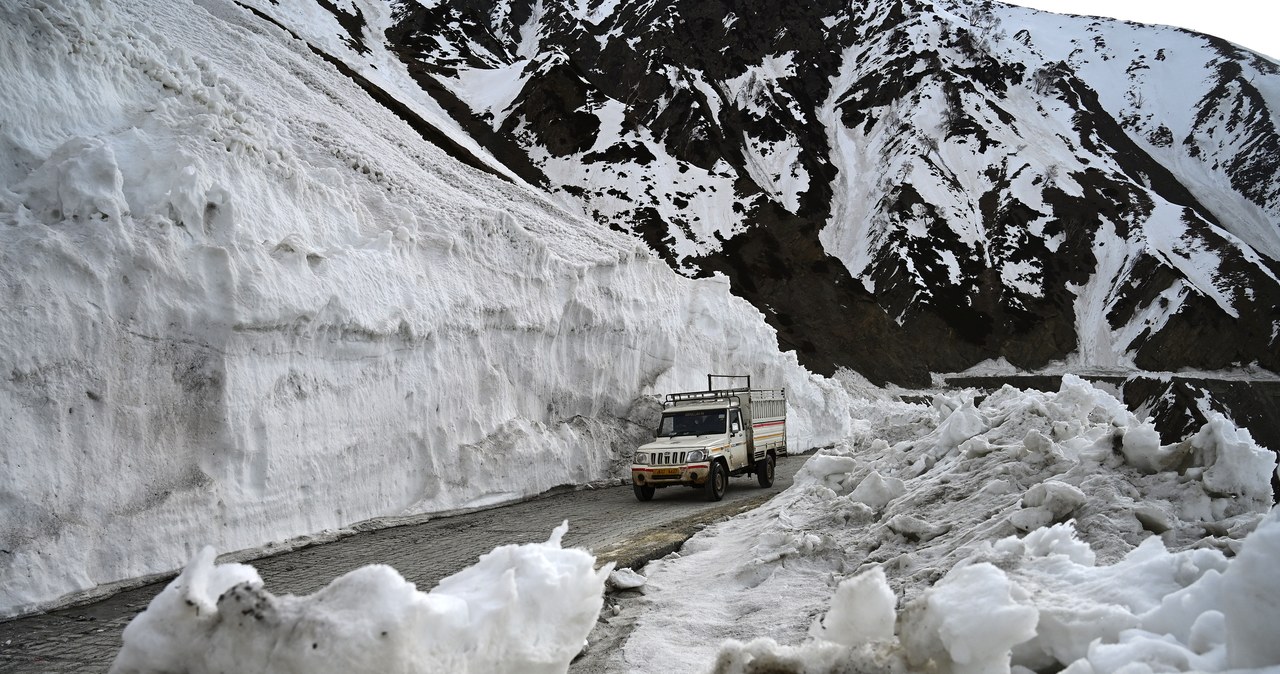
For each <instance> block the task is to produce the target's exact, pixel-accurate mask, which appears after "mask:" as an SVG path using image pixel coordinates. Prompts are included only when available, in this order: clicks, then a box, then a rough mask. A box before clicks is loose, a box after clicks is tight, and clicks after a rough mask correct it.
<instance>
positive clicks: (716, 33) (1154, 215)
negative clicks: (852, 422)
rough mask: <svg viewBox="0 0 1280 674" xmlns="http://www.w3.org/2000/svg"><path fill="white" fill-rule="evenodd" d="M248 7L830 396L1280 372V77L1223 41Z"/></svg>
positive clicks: (904, 19) (699, 12) (946, 22)
mask: <svg viewBox="0 0 1280 674" xmlns="http://www.w3.org/2000/svg"><path fill="white" fill-rule="evenodd" d="M248 4H251V5H255V6H256V8H257V10H258V11H260V12H261V13H262V14H263V15H264V16H270V17H273V19H274V20H276V21H279V22H280V23H282V24H285V25H289V26H290V27H291V28H293V29H295V30H298V31H299V36H300V37H301V38H302V39H304V40H307V41H308V42H309V43H310V44H311V45H312V46H313V48H316V49H318V50H320V51H324V52H326V53H327V54H330V55H331V56H332V57H333V58H334V59H335V60H337V61H341V62H343V63H345V64H347V65H348V66H349V67H351V68H353V69H355V70H359V71H362V72H365V73H372V72H377V71H378V68H377V64H378V63H379V62H380V61H382V60H383V59H385V58H386V57H387V54H389V53H393V54H394V56H395V57H396V58H398V60H399V61H400V62H401V63H403V64H404V65H405V66H407V69H408V72H410V73H411V74H412V77H413V79H414V85H415V86H416V87H417V88H418V89H419V91H418V92H415V93H413V94H411V95H412V96H416V97H419V98H421V99H424V100H428V101H430V103H431V104H432V105H435V106H438V107H439V109H440V110H442V111H445V112H446V113H447V119H448V121H447V123H448V124H449V125H456V129H457V130H460V131H461V133H462V134H463V135H464V136H465V137H466V138H467V139H468V141H470V142H473V143H475V144H478V145H480V146H483V148H484V151H485V152H486V153H488V155H487V157H488V158H487V159H486V161H491V162H492V163H494V164H496V165H497V166H500V167H501V169H502V170H505V171H509V172H510V173H512V174H515V175H517V176H519V178H520V179H522V180H524V181H527V182H529V183H531V184H534V185H539V186H542V187H543V188H545V189H546V190H548V191H550V192H551V193H553V194H556V195H558V196H559V197H560V198H561V200H562V201H563V202H565V203H567V204H572V205H574V206H575V207H580V208H582V209H583V210H585V212H587V213H588V214H590V215H591V216H593V217H594V218H595V219H596V220H597V221H599V222H601V223H605V224H607V225H608V226H610V227H612V228H615V229H620V230H623V231H628V232H633V233H635V234H636V235H638V236H640V237H642V238H643V239H644V240H645V241H646V242H647V243H648V245H649V246H651V247H652V248H654V249H655V250H657V251H659V252H660V253H661V255H662V256H663V258H664V259H666V261H667V262H668V263H669V264H670V265H671V266H672V267H674V268H675V269H677V270H679V271H681V272H682V273H685V274H688V275H710V274H716V273H720V274H724V275H726V276H727V277H728V278H729V279H730V280H731V283H732V288H733V291H734V292H735V293H736V294H738V295H740V296H742V297H744V298H746V299H748V300H749V301H750V302H752V303H753V304H754V305H755V306H756V307H757V308H759V309H760V310H761V311H762V312H763V313H764V314H765V316H766V318H767V320H768V321H769V323H770V324H771V325H773V326H774V327H775V328H777V330H778V332H779V340H780V342H781V345H782V346H783V347H784V348H787V349H794V350H795V351H796V352H797V354H798V355H799V357H800V359H801V362H802V363H804V364H805V365H807V366H808V367H810V368H812V369H814V370H816V371H819V372H832V371H833V370H835V369H837V368H839V367H850V368H853V369H856V370H858V371H859V372H862V373H863V374H865V375H866V376H868V377H869V378H871V379H872V380H873V381H877V382H885V381H893V382H898V383H903V384H922V383H926V382H927V381H928V379H927V373H928V372H939V371H957V370H963V369H965V368H968V367H970V366H973V365H974V364H976V363H979V362H982V361H984V360H987V359H992V358H1001V357H1002V358H1005V359H1007V360H1008V361H1009V362H1010V363H1012V364H1013V365H1015V366H1017V367H1019V368H1023V369H1034V368H1041V367H1044V366H1047V365H1050V364H1052V363H1063V364H1065V365H1068V366H1073V367H1077V368H1080V367H1093V368H1107V369H1119V370H1157V371H1164V370H1176V369H1179V368H1197V369H1206V370H1219V369H1226V368H1235V367H1241V366H1249V365H1251V364H1254V363H1256V364H1258V365H1260V366H1261V367H1264V368H1267V369H1270V370H1272V371H1275V370H1277V369H1280V355H1278V354H1280V317H1278V316H1277V311H1276V307H1277V305H1280V283H1278V282H1277V278H1278V277H1280V262H1277V260H1280V225H1278V223H1280V178H1277V175H1278V174H1280V133H1278V132H1277V128H1278V127H1280V123H1278V121H1277V112H1276V111H1277V110H1280V67H1278V66H1277V64H1276V63H1275V62H1273V61H1270V60H1268V59H1266V58H1264V57H1261V56H1259V55H1256V54H1253V53H1250V52H1247V51H1244V50H1242V49H1240V48H1238V47H1235V46H1233V45H1231V44H1229V43H1226V42H1224V41H1222V40H1218V39H1215V38H1211V37H1207V36H1203V35H1198V34H1195V33H1191V32H1188V31H1184V30H1180V29H1173V28H1167V27H1152V26H1143V25H1138V24H1132V23H1126V22H1119V21H1110V20H1102V19H1091V18H1087V17H1071V16H1060V15H1054V14H1047V13H1043V12H1038V11H1035V10H1030V9H1024V8H1018V7H1012V6H1005V5H1001V4H998V3H991V2H982V1H978V0H974V1H970V0H872V1H869V2H864V3H843V2H833V1H830V0H824V1H818V2H813V3H803V4H801V5H786V6H778V5H777V4H776V3H765V2H760V1H758V0H756V1H752V2H734V3H728V2H707V1H705V0H697V1H692V0H679V1H675V2H662V3H657V2H652V1H651V0H614V1H611V0H603V1H602V0H573V1H566V0H503V1H501V2H475V1H468V0H442V1H439V2H421V3H400V4H395V5H393V8H392V11H388V9H387V7H386V6H385V5H383V4H379V3H372V2H370V3H366V2H364V0H355V1H354V2H350V3H338V4H333V3H329V2H320V3H319V6H317V7H316V8H315V11H314V12H312V13H311V14H310V16H309V17H308V21H305V22H300V21H298V20H297V18H298V17H297V16H291V15H289V14H288V13H287V11H288V12H295V13H296V12H297V11H298V10H296V9H291V10H287V11H286V10H285V9H282V6H277V5H274V4H272V3H270V2H269V0H261V1H259V0H252V1H251V2H248ZM386 70H387V68H386V67H385V66H384V67H383V68H382V71H386ZM409 88H411V87H409ZM402 90H407V88H406V89H402Z"/></svg>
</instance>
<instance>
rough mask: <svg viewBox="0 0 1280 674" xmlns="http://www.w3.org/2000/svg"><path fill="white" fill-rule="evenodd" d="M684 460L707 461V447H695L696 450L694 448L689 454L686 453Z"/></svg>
mask: <svg viewBox="0 0 1280 674" xmlns="http://www.w3.org/2000/svg"><path fill="white" fill-rule="evenodd" d="M684 460H685V461H706V460H707V450H705V449H695V450H693V451H692V452H689V453H688V454H686V455H685V457H684Z"/></svg>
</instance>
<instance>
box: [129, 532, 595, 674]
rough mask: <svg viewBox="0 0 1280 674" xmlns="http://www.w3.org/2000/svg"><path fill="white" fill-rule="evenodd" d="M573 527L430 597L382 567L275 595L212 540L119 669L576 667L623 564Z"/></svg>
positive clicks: (502, 554) (487, 558)
mask: <svg viewBox="0 0 1280 674" xmlns="http://www.w3.org/2000/svg"><path fill="white" fill-rule="evenodd" d="M567 530H568V523H567V522H566V523H565V524H562V525H560V526H559V527H558V528H556V530H555V532H553V533H552V534H551V538H550V540H548V541H547V542H546V543H541V544H529V545H507V546H503V547H500V548H497V549H495V550H494V551H493V552H490V553H488V554H486V555H483V556H481V557H480V561H479V562H478V563H477V564H475V565H474V566H472V567H469V568H467V569H465V570H463V571H461V572H460V573H457V574H455V575H453V576H450V577H448V578H446V579H444V580H443V581H441V582H440V585H439V586H437V587H436V588H435V589H434V590H432V591H431V592H430V593H427V594H424V593H422V592H419V591H417V589H416V588H415V587H414V585H413V583H410V582H408V581H406V580H404V578H402V577H401V576H400V574H399V573H396V571H395V570H394V569H392V568H391V567H389V566H381V565H371V566H365V567H362V568H359V569H356V570H355V571H352V572H351V573H348V574H346V575H344V576H342V577H340V578H338V579H336V580H334V581H333V582H332V583H330V584H329V585H328V587H326V588H324V589H322V590H320V591H319V592H316V593H315V594H312V595H308V596H305V597H295V596H292V595H286V596H282V597H277V596H275V595H273V594H271V593H270V592H268V591H267V590H266V589H265V588H263V586H262V580H261V578H259V577H258V573H257V571H255V570H254V569H253V567H251V566H246V565H243V564H221V565H215V564H214V551H213V548H210V547H206V548H204V549H203V550H202V551H201V552H200V553H199V554H197V555H196V556H195V558H193V559H192V560H191V562H190V564H188V565H187V568H186V570H185V571H183V572H182V574H181V575H180V576H178V577H177V578H176V579H174V581H173V582H172V583H170V584H169V586H168V587H166V588H165V589H164V591H162V592H161V593H160V594H159V595H158V596H157V597H156V598H155V599H154V600H152V602H151V605H150V606H148V607H147V610H146V611H144V612H142V613H141V614H140V615H139V616H138V617H137V618H134V620H133V622H131V623H130V624H129V626H128V627H127V628H125V631H124V648H123V649H121V651H120V653H119V655H118V656H117V657H116V660H115V663H114V664H113V665H112V668H111V672H113V674H132V673H136V674H143V673H148V672H155V673H159V672H177V671H181V672H188V673H189V674H200V673H202V672H210V673H213V672H273V673H277V674H285V673H296V674H304V673H305V674H324V673H325V672H335V673H342V674H349V673H350V672H387V673H391V672H404V673H408V672H485V673H488V672H513V673H514V672H519V673H521V674H524V673H526V672H529V673H535V674H537V673H542V672H547V673H550V672H564V671H567V670H568V668H569V661H570V660H572V659H573V657H574V656H575V655H577V654H578V652H579V651H581V650H582V646H583V644H584V643H585V641H586V637H587V634H588V633H589V632H590V631H591V628H592V627H593V626H594V624H595V620H596V617H597V616H598V615H599V613H600V607H601V605H602V604H603V595H604V582H605V579H606V578H607V577H608V576H609V572H610V571H612V569H613V564H612V563H610V564H606V565H605V566H604V567H602V568H601V569H600V570H598V571H597V570H594V569H593V566H594V564H595V557H593V556H592V555H591V554H590V553H587V552H585V551H583V550H577V549H569V550H566V549H563V548H561V547H560V541H561V538H562V537H563V536H564V534H565V532H566V531H567Z"/></svg>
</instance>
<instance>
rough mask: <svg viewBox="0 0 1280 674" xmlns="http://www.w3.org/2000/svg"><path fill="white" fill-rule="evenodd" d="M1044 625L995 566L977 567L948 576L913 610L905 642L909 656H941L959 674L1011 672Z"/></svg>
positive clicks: (1022, 594) (906, 621)
mask: <svg viewBox="0 0 1280 674" xmlns="http://www.w3.org/2000/svg"><path fill="white" fill-rule="evenodd" d="M1038 620H1039V611H1037V610H1036V609H1035V607H1034V606H1031V605H1030V604H1029V603H1028V602H1027V593H1026V591H1024V590H1023V589H1022V588H1020V587H1019V586H1018V585H1016V584H1015V583H1012V582H1010V581H1009V578H1008V577H1007V576H1005V574H1004V572H1003V571H1001V570H1000V569H998V568H996V567H995V566H992V565H991V564H975V565H972V566H966V567H963V568H960V569H957V570H955V571H953V572H951V573H950V574H947V577H946V578H944V579H943V580H942V581H941V582H940V583H938V585H936V586H935V587H934V588H933V589H931V590H930V591H929V592H927V593H925V595H923V596H922V597H921V599H920V600H919V601H918V602H916V603H915V604H914V605H913V606H912V607H910V608H909V611H908V613H907V615H906V616H904V625H903V634H902V638H903V641H904V642H907V644H908V657H910V658H912V659H913V660H914V657H913V656H915V655H916V654H923V653H937V654H938V655H940V656H941V657H942V658H943V659H949V660H950V661H951V662H952V663H953V665H954V666H953V667H952V668H951V671H952V672H955V673H956V674H968V673H970V672H972V673H974V674H979V673H982V674H989V673H992V672H1009V671H1010V658H1011V656H1012V651H1013V647H1014V646H1016V645H1017V644H1020V643H1022V642H1024V641H1027V640H1029V639H1031V638H1032V637H1034V636H1035V635H1036V623H1037V621H1038ZM913 644H914V645H915V648H912V647H911V646H912V645H913ZM939 645H941V647H942V649H943V652H941V653H939V649H938V646H939Z"/></svg>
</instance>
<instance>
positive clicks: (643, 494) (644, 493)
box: [631, 484, 657, 501]
mask: <svg viewBox="0 0 1280 674" xmlns="http://www.w3.org/2000/svg"><path fill="white" fill-rule="evenodd" d="M631 488H632V489H633V490H635V492H636V498H638V499H640V500H641V501H652V500H653V492H655V491H657V489H656V488H654V487H641V486H640V485H638V484H633V485H631Z"/></svg>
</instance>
